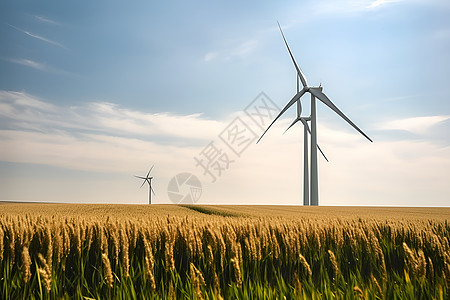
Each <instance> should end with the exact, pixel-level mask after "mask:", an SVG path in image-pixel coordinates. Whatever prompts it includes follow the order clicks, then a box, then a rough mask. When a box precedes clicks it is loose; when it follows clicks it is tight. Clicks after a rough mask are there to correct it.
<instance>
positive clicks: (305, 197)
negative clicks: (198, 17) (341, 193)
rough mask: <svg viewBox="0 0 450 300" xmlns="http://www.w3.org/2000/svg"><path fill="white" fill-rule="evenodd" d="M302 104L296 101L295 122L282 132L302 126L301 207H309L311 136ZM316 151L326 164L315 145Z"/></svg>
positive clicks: (308, 118) (323, 154) (309, 118)
mask: <svg viewBox="0 0 450 300" xmlns="http://www.w3.org/2000/svg"><path fill="white" fill-rule="evenodd" d="M295 77H296V79H297V93H298V92H299V77H298V76H295ZM301 114H302V104H301V102H300V100H297V117H296V118H295V120H294V121H293V122H292V123H291V125H289V127H288V128H287V129H286V130H285V131H284V133H286V132H287V131H288V130H289V129H290V128H291V127H292V126H294V125H295V123H297V122H299V121H300V122H301V123H302V124H303V205H305V206H308V205H310V200H309V159H308V153H309V151H308V134H309V135H311V130H310V129H309V125H308V121H311V116H309V117H302V116H301ZM317 149H319V151H320V153H321V154H322V156H323V157H324V158H325V160H326V161H327V162H328V158H327V157H326V156H325V153H323V151H322V149H320V147H319V145H317Z"/></svg>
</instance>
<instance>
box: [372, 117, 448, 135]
mask: <svg viewBox="0 0 450 300" xmlns="http://www.w3.org/2000/svg"><path fill="white" fill-rule="evenodd" d="M449 119H450V116H427V117H413V118H406V119H399V120H393V121H388V122H385V123H384V124H382V125H380V126H379V128H380V129H384V130H405V131H408V132H411V133H413V134H420V135H423V134H426V133H427V132H429V130H430V129H431V128H432V127H433V126H435V125H437V124H439V123H441V122H444V121H446V120H449Z"/></svg>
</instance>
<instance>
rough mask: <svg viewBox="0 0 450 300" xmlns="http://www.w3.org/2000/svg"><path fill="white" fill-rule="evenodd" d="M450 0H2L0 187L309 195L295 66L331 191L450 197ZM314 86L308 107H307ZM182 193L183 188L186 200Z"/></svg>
mask: <svg viewBox="0 0 450 300" xmlns="http://www.w3.org/2000/svg"><path fill="white" fill-rule="evenodd" d="M449 15H450V3H449V2H448V1H445V0H434V1H428V0H409V1H408V0H403V1H402V0H375V1H373V0H361V1H354V0H338V1H326V0H319V1H283V2H273V1H258V2H256V1H255V2H245V3H242V1H226V2H223V3H219V2H211V1H189V2H185V1H184V2H183V1H172V2H170V3H154V2H150V1H133V2H132V3H125V2H123V1H74V2H67V1H39V2H37V1H2V2H1V3H0V20H1V21H0V41H1V42H0V200H8V201H30V202H37V201H39V202H70V203H105V204H108V203H130V204H145V203H147V202H148V186H146V185H144V186H143V187H141V184H142V181H141V180H140V179H138V178H136V177H134V176H135V175H137V176H144V177H145V175H146V174H147V172H148V171H149V169H150V168H151V167H152V166H153V165H154V168H153V169H152V172H151V175H152V176H153V179H152V186H153V189H154V192H155V194H154V195H153V196H152V197H153V198H152V201H153V203H179V202H180V201H183V203H198V204H282V205H297V204H301V203H302V190H303V187H302V182H303V179H302V176H303V128H302V125H301V124H300V123H299V124H297V126H294V127H293V128H291V129H290V130H289V131H287V132H286V133H285V134H283V132H284V131H285V129H286V128H287V127H288V126H289V124H290V123H291V122H292V121H293V119H294V118H295V115H296V111H295V108H294V107H292V108H291V109H290V110H289V111H288V112H287V113H286V114H284V115H283V117H281V118H280V119H279V121H277V122H276V123H275V125H274V126H272V127H271V129H270V130H269V131H268V133H267V134H266V135H265V136H264V138H263V139H262V140H261V141H260V142H259V143H258V144H256V139H257V138H259V136H260V135H261V134H262V133H263V131H264V130H265V128H266V127H267V126H268V124H270V122H271V120H272V119H273V118H274V117H275V116H276V114H277V113H278V111H279V110H280V109H281V108H283V107H284V106H285V105H286V103H287V102H288V101H289V100H290V99H291V98H292V97H293V96H294V95H295V93H296V78H295V76H296V72H295V68H294V66H293V64H292V61H291V59H290V57H289V53H288V52H287V50H286V47H285V45H284V42H283V39H282V36H281V34H280V32H279V29H278V26H277V21H279V23H280V25H281V26H282V28H283V31H284V34H285V36H286V39H287V41H288V43H289V45H290V48H291V50H292V52H293V55H294V56H295V58H296V60H297V63H298V64H299V65H300V67H301V68H302V70H303V72H304V73H305V75H306V78H307V80H308V83H309V84H310V85H314V86H318V85H319V84H321V85H322V86H323V91H324V93H326V95H327V96H328V97H329V98H330V99H331V101H333V103H334V104H335V105H336V106H337V107H339V108H340V109H341V110H342V111H343V112H344V113H345V114H346V115H347V116H348V117H349V118H350V119H351V120H352V121H353V122H354V123H356V124H357V125H358V127H359V128H361V129H362V130H363V131H364V132H365V133H366V134H367V135H368V136H369V137H370V138H371V139H372V140H373V141H374V142H373V143H371V142H369V141H368V140H366V139H365V138H364V137H363V136H362V135H360V134H359V133H358V132H357V131H355V130H354V129H353V128H352V127H351V126H349V125H348V124H347V123H346V122H345V121H344V120H342V119H341V118H340V117H339V116H338V115H337V114H335V113H334V112H333V111H331V110H330V109H329V108H328V107H326V106H325V105H323V103H320V102H318V103H317V107H318V108H317V115H318V143H319V145H320V146H321V148H322V150H323V151H324V152H325V154H326V156H327V158H328V159H329V162H326V161H325V160H324V159H323V158H322V157H319V202H320V205H327V206H332V205H364V206H450V197H449V196H450V184H448V183H449V182H450V96H449V94H450V18H448V16H449ZM309 104H310V98H309V95H305V96H303V97H302V105H303V115H305V116H307V115H308V114H309V110H310V108H309V107H310V105H309ZM180 199H181V200H180Z"/></svg>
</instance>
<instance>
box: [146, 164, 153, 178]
mask: <svg viewBox="0 0 450 300" xmlns="http://www.w3.org/2000/svg"><path fill="white" fill-rule="evenodd" d="M154 166H155V164H153V166H152V167H151V168H150V171H148V175H150V172H151V171H152V170H153V167H154ZM148 175H147V177H148Z"/></svg>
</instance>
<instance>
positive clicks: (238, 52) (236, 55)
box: [203, 39, 259, 62]
mask: <svg viewBox="0 0 450 300" xmlns="http://www.w3.org/2000/svg"><path fill="white" fill-rule="evenodd" d="M258 44H259V42H258V40H256V39H250V40H246V41H241V42H238V43H235V44H233V45H230V46H228V47H224V48H223V49H220V50H217V51H210V52H208V53H206V54H205V56H204V58H203V60H204V61H205V62H209V61H212V60H214V59H224V60H230V59H242V58H246V57H248V56H249V55H251V54H252V53H253V52H254V51H255V49H256V48H257V46H258Z"/></svg>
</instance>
